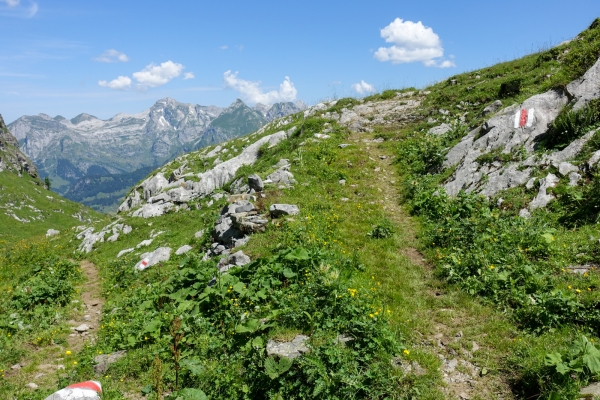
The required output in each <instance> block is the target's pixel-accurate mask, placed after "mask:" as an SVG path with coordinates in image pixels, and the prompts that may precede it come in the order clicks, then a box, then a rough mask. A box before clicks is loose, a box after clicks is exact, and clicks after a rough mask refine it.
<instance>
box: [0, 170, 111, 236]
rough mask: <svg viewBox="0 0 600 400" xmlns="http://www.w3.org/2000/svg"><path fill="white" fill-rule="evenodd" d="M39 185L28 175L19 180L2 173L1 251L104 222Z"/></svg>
mask: <svg viewBox="0 0 600 400" xmlns="http://www.w3.org/2000/svg"><path fill="white" fill-rule="evenodd" d="M38 183H39V181H38V180H36V179H34V178H31V177H30V176H28V175H24V176H23V177H21V178H19V177H18V176H17V175H15V174H13V173H10V172H6V171H4V172H0V208H1V212H0V243H2V245H1V247H4V246H6V245H7V244H8V245H10V244H12V243H16V242H18V241H19V240H21V239H28V238H31V237H34V236H40V235H45V234H46V232H47V231H48V229H56V230H59V231H64V230H69V229H70V228H72V227H73V226H77V225H82V224H85V223H89V221H92V220H101V219H103V218H104V217H103V216H102V215H101V214H98V213H96V212H94V211H92V210H91V209H89V208H87V207H85V206H83V205H81V204H78V203H74V202H72V201H70V200H67V199H65V198H63V197H61V196H59V195H58V194H56V193H54V192H51V191H49V190H46V189H44V187H43V186H38ZM17 218H18V219H17ZM80 219H81V220H80Z"/></svg>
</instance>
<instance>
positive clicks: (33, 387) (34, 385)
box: [25, 382, 39, 390]
mask: <svg viewBox="0 0 600 400" xmlns="http://www.w3.org/2000/svg"><path fill="white" fill-rule="evenodd" d="M25 387H26V388H29V389H34V390H35V389H37V388H38V387H39V386H38V385H36V384H35V383H33V382H29V383H28V384H27V385H25Z"/></svg>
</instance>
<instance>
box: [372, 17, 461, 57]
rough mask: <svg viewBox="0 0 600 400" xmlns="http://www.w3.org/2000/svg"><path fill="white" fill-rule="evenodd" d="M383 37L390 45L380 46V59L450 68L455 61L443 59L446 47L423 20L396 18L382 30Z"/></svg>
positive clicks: (378, 52) (377, 53)
mask: <svg viewBox="0 0 600 400" xmlns="http://www.w3.org/2000/svg"><path fill="white" fill-rule="evenodd" d="M380 34H381V37H382V38H383V39H385V41H386V42H387V43H393V45H392V46H390V47H380V48H379V49H378V50H377V51H376V52H375V58H376V59H378V60H379V61H382V62H385V61H390V62H392V64H404V63H412V62H422V63H423V64H424V65H426V66H428V67H440V68H448V67H453V66H455V64H454V62H452V61H449V60H443V59H441V58H442V57H443V56H444V48H443V47H442V42H441V40H440V37H439V36H438V35H437V34H436V33H435V32H434V31H433V29H431V28H430V27H427V26H424V25H423V23H422V22H421V21H419V22H416V23H415V22H412V21H404V20H402V19H400V18H396V19H395V20H394V21H393V22H392V23H391V24H389V25H388V26H386V27H385V28H383V29H382V30H381V31H380Z"/></svg>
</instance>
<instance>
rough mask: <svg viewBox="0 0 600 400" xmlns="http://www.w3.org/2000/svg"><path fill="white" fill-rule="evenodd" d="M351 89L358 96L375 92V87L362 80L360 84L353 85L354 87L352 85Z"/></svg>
mask: <svg viewBox="0 0 600 400" xmlns="http://www.w3.org/2000/svg"><path fill="white" fill-rule="evenodd" d="M352 89H354V90H355V91H356V92H357V93H358V94H365V93H373V92H375V86H373V85H371V84H369V83H367V82H365V81H363V80H361V81H360V83H355V84H354V85H352Z"/></svg>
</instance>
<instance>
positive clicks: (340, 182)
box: [338, 179, 346, 186]
mask: <svg viewBox="0 0 600 400" xmlns="http://www.w3.org/2000/svg"><path fill="white" fill-rule="evenodd" d="M338 183H339V184H340V185H342V186H344V185H346V180H345V179H340V180H339V181H338Z"/></svg>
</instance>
